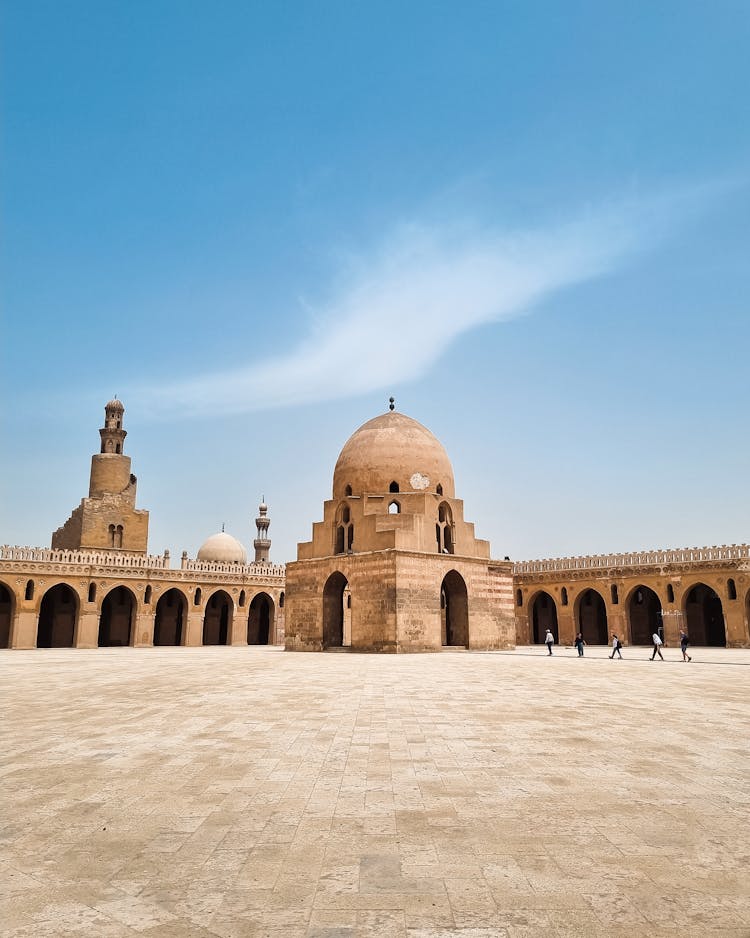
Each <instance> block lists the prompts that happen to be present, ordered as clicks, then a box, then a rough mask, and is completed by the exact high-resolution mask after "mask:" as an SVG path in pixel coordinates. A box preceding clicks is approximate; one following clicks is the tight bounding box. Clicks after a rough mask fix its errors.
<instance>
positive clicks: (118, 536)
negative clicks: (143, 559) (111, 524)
mask: <svg viewBox="0 0 750 938" xmlns="http://www.w3.org/2000/svg"><path fill="white" fill-rule="evenodd" d="M122 533H123V527H122V525H121V524H118V525H117V529H116V531H115V547H122Z"/></svg>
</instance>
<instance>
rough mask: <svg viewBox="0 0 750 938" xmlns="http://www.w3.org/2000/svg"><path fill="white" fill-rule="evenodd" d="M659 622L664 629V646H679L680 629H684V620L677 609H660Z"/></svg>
mask: <svg viewBox="0 0 750 938" xmlns="http://www.w3.org/2000/svg"><path fill="white" fill-rule="evenodd" d="M661 621H662V625H663V627H664V635H663V636H662V638H663V640H664V644H665V645H668V646H671V647H674V646H679V644H680V629H682V628H685V619H684V617H683V614H682V612H681V611H680V610H679V609H664V607H662V613H661Z"/></svg>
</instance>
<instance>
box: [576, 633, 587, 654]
mask: <svg viewBox="0 0 750 938" xmlns="http://www.w3.org/2000/svg"><path fill="white" fill-rule="evenodd" d="M585 644H586V642H584V640H583V635H582V634H581V633H580V632H579V633H578V635H576V641H575V645H576V648H577V649H578V657H579V658H583V646H584V645H585Z"/></svg>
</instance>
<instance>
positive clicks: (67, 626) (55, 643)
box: [36, 583, 80, 648]
mask: <svg viewBox="0 0 750 938" xmlns="http://www.w3.org/2000/svg"><path fill="white" fill-rule="evenodd" d="M79 606H80V603H79V599H78V594H77V593H76V591H75V590H74V589H72V588H71V587H70V586H68V584H67V583H58V584H57V585H56V586H51V587H50V588H49V589H48V590H47V592H46V593H45V594H44V596H42V602H41V605H40V607H39V622H38V625H37V633H36V647H37V648H72V647H73V645H74V643H75V634H76V627H77V626H78V612H79Z"/></svg>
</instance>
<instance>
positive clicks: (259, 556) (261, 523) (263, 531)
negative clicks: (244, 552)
mask: <svg viewBox="0 0 750 938" xmlns="http://www.w3.org/2000/svg"><path fill="white" fill-rule="evenodd" d="M258 512H259V514H258V517H257V518H256V519H255V527H256V528H257V529H258V536H257V537H256V538H255V540H254V541H253V547H254V548H255V562H256V563H268V552H269V551H270V549H271V540H270V538H269V537H268V526H269V525H270V523H271V519H270V518H269V517H268V505H266V502H265V499H261V503H260V505H259V506H258Z"/></svg>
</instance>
